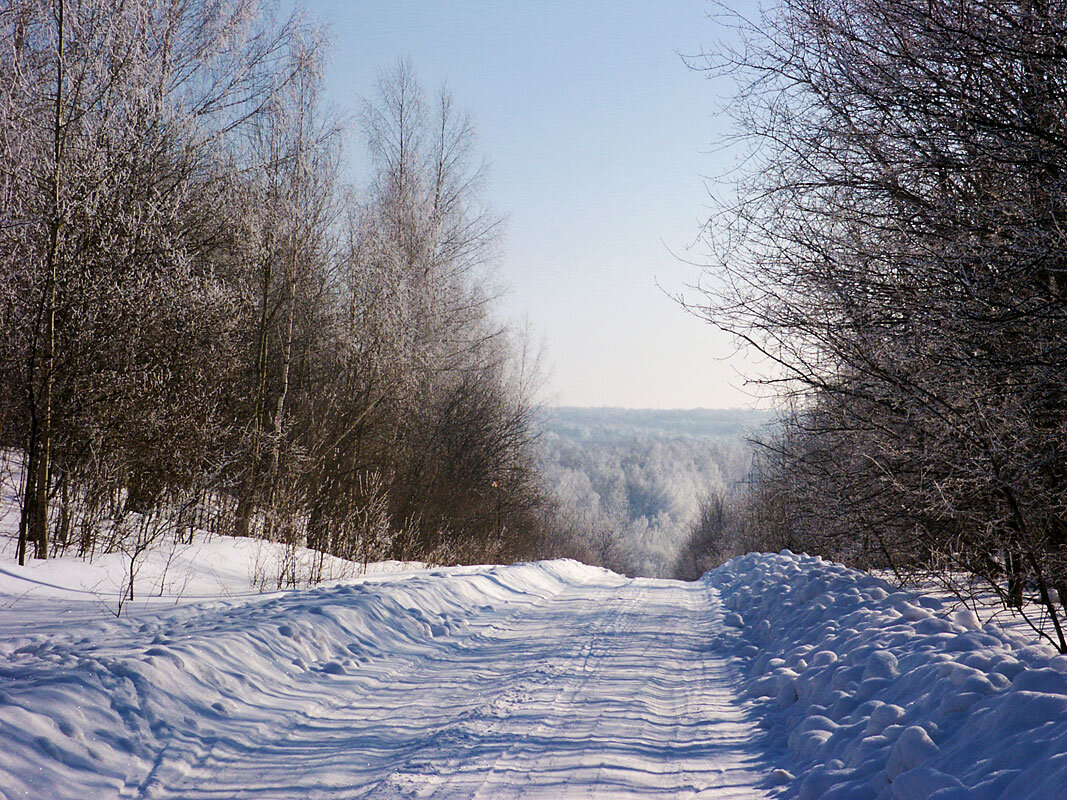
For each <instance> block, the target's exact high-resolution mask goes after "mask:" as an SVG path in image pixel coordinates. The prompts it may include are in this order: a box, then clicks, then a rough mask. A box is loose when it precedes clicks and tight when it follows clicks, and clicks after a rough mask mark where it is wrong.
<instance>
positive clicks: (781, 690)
mask: <svg viewBox="0 0 1067 800" xmlns="http://www.w3.org/2000/svg"><path fill="white" fill-rule="evenodd" d="M704 581H705V582H706V583H707V584H708V585H709V586H712V587H714V588H715V589H716V590H717V591H718V592H719V593H720V595H721V597H722V598H723V600H724V604H725V605H726V606H727V607H728V608H730V609H731V610H732V611H733V612H734V613H735V614H736V615H737V616H736V618H734V619H733V622H734V625H735V626H736V627H735V630H736V631H737V632H736V633H734V634H726V635H725V636H720V638H719V639H718V640H717V641H716V642H715V643H714V647H715V648H716V649H720V650H724V651H727V652H731V653H733V654H735V655H736V656H737V657H738V658H739V659H740V660H741V661H742V662H743V663H744V664H745V665H746V667H745V669H746V679H745V687H746V689H747V691H748V693H749V694H750V695H752V696H754V697H757V698H762V699H763V700H762V706H761V707H760V708H759V709H758V710H757V713H758V714H759V715H760V716H761V717H762V720H761V725H762V726H763V727H764V729H765V730H766V736H765V739H764V741H765V742H766V744H767V757H768V758H769V759H771V760H772V761H773V760H775V759H777V760H778V762H779V763H780V764H781V765H782V766H781V769H783V770H787V771H788V772H789V773H790V774H791V775H795V776H797V780H788V778H786V779H785V784H786V786H785V789H784V792H783V794H784V795H785V796H787V797H799V798H805V799H808V798H811V799H812V800H814V798H822V799H823V800H834V799H835V798H837V799H839V800H845V798H847V799H848V800H865V799H867V798H871V799H872V800H873V799H874V798H877V800H964V799H965V798H966V799H967V800H1028V799H1029V800H1058V799H1062V798H1065V797H1067V656H1059V655H1056V653H1055V652H1054V651H1052V650H1050V649H1049V648H1046V647H1044V646H1039V645H1034V644H1032V643H1031V642H1030V641H1029V640H1027V639H1025V638H1023V637H1018V636H1016V635H1014V634H1012V633H1010V632H1007V631H1005V630H1003V629H1002V628H1000V627H999V626H998V625H997V624H996V623H989V624H986V625H982V624H981V623H980V622H979V620H978V618H977V617H976V616H975V615H974V613H973V612H971V611H967V610H963V611H953V610H952V609H951V607H950V606H948V605H947V604H943V603H942V602H941V601H940V600H938V599H936V598H930V597H917V596H916V595H914V594H912V593H909V592H895V591H894V590H893V589H892V587H890V586H888V585H887V584H886V583H884V582H883V581H880V580H878V579H877V578H873V577H871V576H868V575H864V574H863V573H860V572H855V571H853V570H849V569H846V568H844V567H841V566H839V565H836V564H831V563H828V562H824V561H823V560H821V559H819V558H812V557H808V556H796V555H793V554H791V553H783V554H781V555H777V556H772V555H748V556H744V557H742V558H738V559H735V560H733V561H731V562H729V563H728V564H726V565H724V566H722V567H720V568H719V569H717V570H715V571H713V572H710V573H708V574H707V575H706V576H705V577H704Z"/></svg>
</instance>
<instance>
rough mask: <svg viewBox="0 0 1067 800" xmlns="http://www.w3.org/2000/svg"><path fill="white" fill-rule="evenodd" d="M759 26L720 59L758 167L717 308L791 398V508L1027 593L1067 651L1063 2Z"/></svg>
mask: <svg viewBox="0 0 1067 800" xmlns="http://www.w3.org/2000/svg"><path fill="white" fill-rule="evenodd" d="M742 25H743V27H744V28H745V29H746V50H745V51H744V53H741V54H739V55H738V56H736V57H734V58H730V57H727V58H725V59H722V60H720V61H719V62H718V63H717V64H716V65H715V68H721V69H726V70H731V69H737V70H739V73H737V74H739V75H740V76H741V91H740V102H739V104H738V105H737V109H738V111H739V113H740V114H741V120H742V123H743V124H744V125H746V126H747V127H748V129H749V130H750V131H751V132H752V138H751V140H750V141H752V142H753V144H755V145H757V148H756V149H755V150H754V158H755V159H756V161H755V163H756V165H757V166H756V168H755V169H754V170H753V171H752V173H751V176H752V177H751V178H750V179H749V180H748V182H747V183H745V184H744V185H743V186H742V188H741V192H740V195H739V198H738V200H737V202H735V203H732V204H729V205H728V206H726V207H724V214H725V215H726V216H728V217H730V218H732V219H733V221H734V222H733V223H732V224H731V225H729V226H728V229H729V230H730V231H732V234H736V235H737V236H736V237H735V238H733V239H732V240H730V241H732V242H743V244H744V246H743V248H741V249H736V250H732V251H731V252H730V253H729V254H728V257H727V256H725V255H724V258H723V261H722V263H723V266H724V269H723V271H722V272H720V275H721V276H724V279H725V280H724V283H725V286H726V288H725V289H724V290H722V291H718V290H716V291H715V292H712V293H710V294H709V302H708V303H707V304H706V306H705V307H704V313H706V315H707V316H708V318H709V319H710V320H712V321H713V322H714V323H716V324H718V325H720V326H721V327H723V328H725V329H727V330H730V331H732V332H734V333H736V334H737V335H738V336H739V337H741V338H742V339H743V340H744V341H745V342H747V343H748V344H749V345H751V346H753V347H755V348H756V349H758V350H759V351H760V352H762V353H764V354H765V355H766V356H768V357H769V358H770V359H772V360H773V361H774V362H775V363H776V364H777V365H778V366H779V368H780V370H779V372H778V373H777V374H776V375H774V376H771V378H770V380H771V382H772V383H776V384H777V385H779V386H781V387H782V388H783V389H784V390H785V392H786V394H787V395H789V396H791V397H792V398H794V400H795V401H796V404H795V407H796V412H795V413H793V414H792V415H791V417H790V418H789V424H790V425H791V427H792V429H793V431H794V433H792V434H790V435H789V437H787V438H786V439H785V440H782V441H779V442H777V443H772V450H775V448H777V449H776V450H775V452H776V457H777V458H778V465H779V469H777V470H775V471H774V473H773V474H774V475H776V476H778V479H781V480H783V481H787V482H788V485H789V486H790V487H792V488H791V489H790V492H792V493H793V496H794V497H797V498H798V501H799V502H798V503H797V504H796V506H795V507H794V510H793V512H792V513H793V516H794V518H795V519H796V520H797V521H798V523H799V524H800V526H801V527H802V528H803V529H804V530H806V531H808V532H810V533H811V534H812V536H813V537H814V538H813V539H809V540H808V544H809V546H812V547H815V548H817V549H821V550H823V551H825V552H830V553H831V554H833V555H837V556H842V555H844V556H846V557H849V558H853V559H855V560H864V559H866V560H868V561H878V562H879V563H883V564H886V563H888V564H889V565H891V566H893V567H895V568H897V569H900V570H904V571H909V572H913V573H914V572H921V571H923V570H928V571H929V572H931V573H934V574H936V575H939V576H943V577H944V576H950V575H952V574H958V572H959V571H961V570H962V571H966V572H968V573H970V574H973V575H976V576H978V577H980V578H982V579H984V580H986V581H987V583H988V585H989V586H991V587H994V588H995V589H996V590H997V591H1000V592H1002V594H1003V596H1004V598H1005V600H1006V601H1008V602H1011V603H1014V604H1016V605H1018V604H1020V602H1021V600H1022V597H1021V590H1022V587H1023V586H1024V585H1027V584H1030V585H1033V586H1034V595H1035V599H1036V600H1037V602H1038V603H1039V605H1040V606H1041V607H1042V608H1043V609H1044V612H1045V614H1046V615H1047V617H1048V619H1049V620H1050V622H1051V624H1050V625H1049V626H1048V627H1045V628H1043V629H1042V633H1043V635H1047V636H1048V637H1049V638H1050V640H1051V641H1052V642H1053V643H1054V644H1056V646H1057V647H1059V648H1060V649H1061V650H1063V651H1067V640H1065V638H1064V632H1063V630H1062V629H1061V628H1062V626H1061V624H1060V617H1061V615H1062V613H1063V610H1064V606H1063V605H1062V603H1059V602H1057V601H1056V597H1055V596H1056V594H1057V593H1056V592H1055V591H1053V588H1054V586H1057V585H1058V586H1063V587H1064V588H1065V589H1067V584H1064V579H1063V577H1062V576H1063V575H1064V573H1063V564H1064V547H1065V544H1067V539H1065V532H1067V529H1065V527H1064V520H1065V517H1064V510H1065V509H1064V500H1065V499H1067V495H1065V492H1064V488H1065V484H1064V475H1063V471H1062V469H1061V467H1059V466H1057V465H1058V464H1062V463H1063V456H1064V453H1065V449H1067V441H1065V440H1064V437H1063V431H1064V430H1065V428H1064V425H1063V422H1064V421H1065V419H1064V414H1065V412H1067V386H1064V383H1063V375H1064V374H1065V372H1064V369H1063V367H1064V366H1065V365H1067V351H1065V349H1064V347H1063V344H1062V343H1063V341H1064V337H1063V331H1064V326H1065V324H1067V315H1065V312H1067V307H1065V305H1064V297H1063V292H1062V286H1061V284H1062V275H1063V253H1064V241H1063V230H1064V228H1063V225H1062V221H1063V215H1064V200H1065V196H1064V188H1065V184H1064V178H1063V175H1064V171H1063V166H1064V163H1065V161H1067V148H1065V145H1067V137H1065V135H1064V134H1065V131H1064V123H1063V120H1064V119H1065V118H1067V117H1065V114H1064V112H1065V110H1067V109H1065V108H1064V103H1065V98H1067V91H1065V87H1067V53H1065V52H1064V50H1063V48H1062V41H1064V37H1065V35H1067V8H1065V7H1064V6H1063V5H1062V4H1060V3H1054V2H1022V3H1020V2H1008V1H1007V0H1005V1H1004V2H999V1H998V2H990V3H962V4H961V3H948V2H933V3H930V2H917V1H916V2H911V0H903V1H902V2H887V1H884V0H836V1H835V2H829V3H820V4H816V5H812V4H805V3H800V2H790V1H789V0H787V2H784V3H781V4H779V5H778V6H777V7H776V8H775V10H774V11H773V12H770V13H768V14H767V15H766V16H764V17H763V18H762V19H761V20H760V21H759V22H758V23H756V24H752V25H749V24H746V23H742ZM723 230H726V229H723ZM726 241H727V238H726V237H724V238H723V239H721V240H720V242H722V243H725V242H726ZM828 500H829V502H827V501H828ZM828 519H837V520H838V522H837V523H836V524H830V525H829V526H827V525H826V523H827V521H828ZM857 528H858V529H859V530H862V531H864V532H866V533H865V535H867V534H869V536H870V538H869V539H867V544H866V545H864V546H863V547H860V548H859V549H858V550H857V548H856V544H857V543H856V540H855V539H854V538H853V537H852V536H850V535H849V534H848V531H853V532H854V531H855V530H857ZM820 530H821V531H822V533H821V534H818V535H816V531H820ZM834 531H837V532H838V534H839V535H837V536H831V535H828V534H829V533H831V532H834ZM1064 596H1065V593H1060V597H1061V598H1063V597H1064Z"/></svg>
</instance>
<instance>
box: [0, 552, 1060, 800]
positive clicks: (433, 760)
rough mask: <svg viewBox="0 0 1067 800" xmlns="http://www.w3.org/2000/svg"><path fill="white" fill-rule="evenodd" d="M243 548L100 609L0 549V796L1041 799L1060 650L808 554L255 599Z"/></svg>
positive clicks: (482, 574)
mask: <svg viewBox="0 0 1067 800" xmlns="http://www.w3.org/2000/svg"><path fill="white" fill-rule="evenodd" d="M252 547H253V543H251V542H248V541H238V540H229V539H225V538H219V539H215V540H212V541H211V542H201V543H199V544H198V545H196V546H195V547H192V548H186V549H184V550H183V551H182V553H181V555H180V558H179V556H178V555H175V554H170V557H169V558H168V557H164V556H163V555H158V556H152V557H150V558H148V559H146V562H145V563H146V567H145V568H144V571H143V572H142V573H141V576H142V579H143V581H145V600H144V601H140V600H139V601H137V603H134V604H131V605H128V606H127V607H126V608H125V609H124V613H123V615H122V616H121V617H118V616H116V615H115V611H116V610H117V609H116V608H115V607H114V602H113V596H112V594H111V593H110V592H111V589H108V588H107V581H108V580H111V581H121V578H120V577H119V574H118V573H117V572H115V570H117V566H115V565H113V564H111V562H110V561H109V560H108V559H107V558H104V559H98V560H96V561H95V562H94V563H93V564H91V565H85V564H81V563H80V562H75V561H73V560H70V559H57V560H54V561H50V562H43V563H42V562H35V563H34V565H33V566H32V568H27V569H21V568H18V567H16V566H14V565H11V564H10V562H5V563H4V564H3V566H2V567H0V570H2V572H0V609H2V611H0V797H2V798H4V800H8V798H11V799H12V800H13V798H24V797H29V798H42V799H44V798H47V799H48V800H53V799H54V800H64V799H65V798H72V799H75V798H76V800H95V798H161V799H167V800H169V799H173V798H183V799H186V800H201V799H202V800H207V798H256V799H257V800H259V799H260V798H380V799H384V798H408V797H410V798H438V799H439V800H440V799H442V798H483V800H484V799H488V798H519V797H522V798H553V800H562V799H563V798H583V797H584V798H628V797H629V798H653V797H665V798H667V797H669V798H686V799H687V800H689V799H691V798H759V797H790V798H792V797H802V798H850V800H852V799H853V798H855V799H857V800H862V799H863V798H870V799H871V800H892V799H894V798H895V799H896V800H925V799H927V798H929V800H961V799H962V798H977V799H978V800H986V799H988V800H994V798H997V799H1000V800H1015V798H1021V799H1022V800H1048V799H1049V798H1062V797H1065V796H1067V795H1065V790H1064V787H1065V786H1067V658H1065V657H1062V656H1056V655H1055V653H1052V652H1051V651H1049V650H1048V649H1046V648H1043V647H1040V646H1036V645H1033V644H1031V643H1029V642H1028V641H1027V640H1024V639H1021V638H1017V637H1015V636H1014V635H1012V634H1011V633H1006V632H1004V631H1003V630H1001V629H1000V628H998V627H997V626H996V625H995V624H985V625H983V624H982V623H981V622H979V621H978V619H977V618H975V617H974V616H973V614H970V612H962V613H961V612H956V611H953V610H952V609H951V608H949V607H948V606H942V604H941V603H940V601H938V600H936V599H930V598H918V597H916V596H915V595H913V594H910V593H905V592H894V591H893V589H892V588H891V587H889V586H888V585H887V584H885V583H884V582H882V581H881V580H879V579H877V578H873V577H871V576H868V575H864V574H862V573H858V572H854V571H851V570H847V569H845V568H843V567H840V566H837V565H834V564H830V563H827V562H823V561H822V560H820V559H815V558H809V557H804V556H795V555H792V554H789V553H783V554H780V555H750V556H745V557H743V558H741V559H736V560H734V561H732V562H730V563H729V564H727V565H725V566H723V567H721V568H719V569H718V570H715V571H713V572H711V573H709V574H708V575H706V576H705V578H704V579H703V580H702V581H699V582H696V583H681V582H676V581H662V580H651V579H636V580H628V579H626V578H623V577H621V576H618V575H615V574H613V573H610V572H607V571H605V570H601V569H597V568H593V567H587V566H583V565H580V564H577V563H575V562H572V561H552V562H542V563H537V564H520V565H515V566H509V567H505V566H488V567H463V568H450V569H425V568H422V569H419V568H410V567H408V566H405V565H398V564H392V565H383V566H381V567H378V568H377V569H378V570H379V572H378V573H377V574H372V575H368V576H362V577H350V578H347V579H344V580H340V581H332V582H330V583H327V584H323V585H320V586H318V587H315V588H311V589H305V590H299V591H286V592H273V593H270V594H256V593H255V592H254V591H253V589H252V583H253V581H252V579H251V578H250V575H251V574H252V573H255V572H256V571H257V570H259V569H261V567H260V566H256V564H257V562H258V561H261V560H262V553H258V554H257V553H254V552H253V551H252V550H251V549H250V548H252ZM161 564H165V565H167V568H166V569H165V570H164V569H162V568H161V567H160V565H161ZM153 565H155V566H153ZM164 573H165V574H166V575H168V576H178V575H179V574H181V575H183V576H184V577H182V578H181V581H180V587H181V588H184V589H185V590H186V594H184V595H183V596H179V595H178V594H177V591H178V589H179V583H168V580H169V578H163V575H164ZM153 576H154V577H153ZM153 580H156V581H158V585H159V586H160V587H161V588H162V596H157V597H154V598H150V597H149V596H148V595H149V594H150V592H149V591H148V590H149V588H150V586H151V585H155V584H152V581H153ZM175 580H177V578H176V577H175ZM87 583H89V584H92V585H90V586H87V585H86V584H87ZM112 588H114V587H112ZM157 594H158V592H157Z"/></svg>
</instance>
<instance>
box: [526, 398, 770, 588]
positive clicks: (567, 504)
mask: <svg viewBox="0 0 1067 800" xmlns="http://www.w3.org/2000/svg"><path fill="white" fill-rule="evenodd" d="M539 418H540V421H541V424H542V426H543V428H544V430H545V433H544V435H543V436H542V437H541V439H540V441H539V445H540V452H541V454H542V461H541V464H542V467H541V469H542V471H543V473H544V476H545V480H546V484H547V489H548V496H549V497H550V498H552V501H553V503H554V504H555V515H554V516H555V517H556V519H557V523H556V524H557V525H558V526H563V528H564V530H565V532H566V534H565V536H564V538H565V539H566V540H567V541H569V542H570V547H571V548H573V554H574V555H575V556H576V557H578V558H580V559H581V560H583V561H586V562H587V563H591V564H599V565H601V566H606V567H608V568H609V569H612V570H615V571H616V572H620V573H624V574H628V575H648V576H654V577H674V576H676V575H683V576H685V577H695V575H692V572H693V570H694V569H695V568H696V567H694V563H695V562H696V561H698V560H700V558H701V555H700V553H698V552H696V551H695V550H694V548H696V547H698V546H699V545H698V544H696V543H695V542H694V539H693V537H694V530H695V527H696V526H697V523H698V522H699V519H700V516H701V509H702V508H704V507H707V506H708V505H709V504H712V503H713V502H715V500H716V499H721V498H725V497H734V496H736V495H737V494H738V493H740V492H742V491H743V489H744V486H743V483H744V480H745V478H746V477H747V476H748V474H749V470H750V466H751V460H752V452H751V448H750V446H749V444H748V441H747V439H746V437H747V436H749V435H755V434H756V433H757V432H758V430H759V429H760V427H761V426H763V425H765V424H766V423H767V422H768V421H769V420H770V419H771V414H770V413H769V412H765V411H743V410H708V409H695V410H689V411H656V410H635V409H621V408H555V409H546V410H544V411H542V412H541V414H540V415H539ZM703 563H704V562H703V561H701V565H703Z"/></svg>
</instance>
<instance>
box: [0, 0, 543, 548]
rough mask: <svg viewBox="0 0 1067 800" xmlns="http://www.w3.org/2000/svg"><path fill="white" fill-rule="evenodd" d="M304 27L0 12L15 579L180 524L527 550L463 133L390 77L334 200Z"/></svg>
mask: <svg viewBox="0 0 1067 800" xmlns="http://www.w3.org/2000/svg"><path fill="white" fill-rule="evenodd" d="M324 57H325V52H324V47H323V36H322V32H321V31H320V30H319V29H318V28H316V27H315V26H314V25H312V24H310V23H309V22H307V21H305V20H303V19H302V18H300V17H299V16H297V17H292V18H285V19H276V18H274V17H273V16H272V15H271V14H270V13H268V12H266V11H264V10H263V9H261V8H260V6H259V5H258V4H257V3H255V2H253V1H252V0H190V1H189V2H183V3H169V2H154V1H153V0H138V1H137V2H128V1H125V0H124V1H122V2H120V1H119V0H93V2H79V1H78V0H6V1H5V2H4V3H3V6H2V11H0V330H2V331H3V335H2V336H0V439H2V441H0V444H2V445H3V446H5V447H7V448H9V449H10V452H13V453H16V454H20V455H18V456H17V457H16V458H15V460H16V461H19V460H23V461H24V466H25V469H24V470H23V471H22V476H23V477H22V484H21V491H20V498H21V502H22V514H21V521H20V528H19V534H20V553H19V556H20V559H22V558H23V557H25V556H26V555H35V556H37V557H47V556H48V555H50V554H54V553H56V552H57V551H65V550H67V549H74V550H76V551H78V552H83V553H84V552H90V551H92V550H93V549H94V548H116V547H119V548H123V549H126V548H131V547H132V548H135V549H136V548H138V547H145V546H147V545H148V544H149V543H150V542H151V540H152V539H153V538H154V537H158V536H161V535H173V536H178V537H181V536H185V535H187V534H188V532H189V531H191V530H192V529H193V528H194V527H197V528H206V529H208V530H213V531H216V532H222V533H232V534H238V535H256V536H265V537H269V538H273V539H278V540H281V541H286V542H297V543H301V544H303V543H304V542H306V543H307V544H308V545H310V546H311V547H314V548H317V549H319V550H321V551H323V552H329V553H333V554H337V555H341V556H347V557H353V558H379V557H383V556H395V557H422V558H433V559H435V560H438V561H444V562H448V561H455V560H460V559H467V558H478V559H484V558H492V557H497V556H498V554H501V557H502V556H506V555H510V554H514V553H517V552H527V551H528V550H529V549H530V548H531V547H532V546H533V545H530V544H529V543H528V542H526V541H525V538H524V537H526V536H527V534H529V533H530V532H531V531H532V530H533V529H534V527H535V525H534V523H535V518H536V514H537V513H539V512H538V511H537V509H538V508H539V506H540V503H541V495H540V491H539V489H538V487H537V482H536V481H535V479H534V472H533V470H534V465H533V463H532V456H531V453H530V449H529V439H530V426H529V422H530V421H529V418H528V415H529V400H530V395H529V391H530V385H529V381H530V377H531V372H530V365H529V364H527V363H525V361H524V356H523V351H522V348H521V343H520V342H518V341H517V340H516V339H515V337H514V336H512V334H511V333H509V331H507V330H505V329H503V328H502V327H501V326H500V325H499V324H498V323H496V322H495V321H494V320H493V318H492V313H491V312H492V300H493V298H492V297H491V295H490V294H489V293H487V292H486V290H485V289H484V288H483V287H484V286H486V285H487V280H486V279H487V276H488V274H489V271H490V268H491V267H492V264H493V261H494V258H495V257H496V256H497V249H496V245H497V234H498V227H499V218H498V217H497V216H495V215H494V214H493V213H492V211H491V210H489V209H488V208H487V207H486V206H485V205H484V203H483V199H482V192H481V189H482V174H481V167H480V160H479V158H478V156H477V154H476V152H475V150H474V146H475V139H474V133H473V128H472V126H471V122H470V119H469V118H468V116H467V115H466V114H464V113H463V112H461V111H459V110H458V109H457V108H456V107H455V106H454V105H453V103H452V101H451V98H450V97H449V96H448V95H447V94H437V95H429V94H427V93H425V92H424V91H423V90H422V89H421V88H420V86H419V84H418V83H417V81H416V79H415V77H414V75H413V74H412V71H411V70H410V68H408V67H406V66H403V65H401V66H399V67H397V68H395V69H393V70H391V71H389V72H388V73H387V74H386V75H385V77H384V78H383V81H382V84H381V87H380V92H379V95H378V96H377V97H376V98H375V99H374V100H373V101H372V102H370V103H368V104H367V105H366V106H365V107H364V108H363V109H362V114H361V117H360V120H359V125H360V128H361V130H362V132H363V133H364V135H365V140H366V144H367V146H368V148H369V152H370V154H371V156H372V158H373V164H374V174H373V176H372V179H371V180H370V181H369V182H368V183H367V185H365V186H362V187H360V188H359V189H351V188H349V187H346V186H345V185H343V183H342V182H341V177H340V176H341V174H342V171H343V170H342V167H343V164H344V162H343V157H342V154H341V149H340V135H339V132H340V127H339V125H338V124H337V122H336V120H335V119H334V118H332V117H331V115H330V114H329V113H328V112H327V111H326V110H325V109H324V108H323V106H322V103H321V82H322V71H321V68H322V62H323V58H324Z"/></svg>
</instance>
